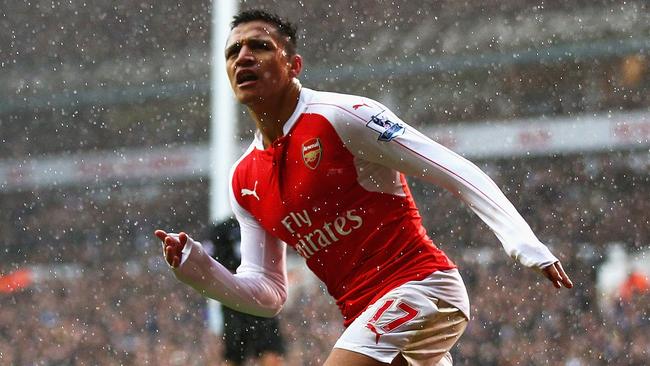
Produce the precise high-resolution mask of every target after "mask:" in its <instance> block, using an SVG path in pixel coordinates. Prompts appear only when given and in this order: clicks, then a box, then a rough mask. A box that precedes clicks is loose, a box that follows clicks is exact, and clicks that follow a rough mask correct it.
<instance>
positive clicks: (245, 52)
mask: <svg viewBox="0 0 650 366" xmlns="http://www.w3.org/2000/svg"><path fill="white" fill-rule="evenodd" d="M251 63H255V55H254V54H253V52H252V50H251V48H250V47H248V46H247V45H243V46H242V48H241V49H239V53H238V54H237V58H236V59H235V66H243V65H248V64H251Z"/></svg>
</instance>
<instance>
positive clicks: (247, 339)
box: [211, 218, 286, 366]
mask: <svg viewBox="0 0 650 366" xmlns="http://www.w3.org/2000/svg"><path fill="white" fill-rule="evenodd" d="M211 238H212V244H213V245H212V246H213V254H212V257H214V259H216V260H218V261H219V263H221V264H223V265H224V267H226V268H227V269H228V270H230V271H231V272H233V273H234V272H235V271H236V270H237V267H239V264H240V263H241V254H240V253H239V242H240V233H239V224H238V223H237V220H235V219H234V218H230V219H227V220H224V221H222V222H219V223H218V224H217V225H215V226H214V229H213V232H212V235H211ZM221 311H222V313H223V321H224V332H223V338H224V353H223V357H224V360H225V361H226V365H232V366H238V365H242V364H243V363H244V362H245V361H247V360H248V361H249V362H250V361H254V360H259V364H260V365H261V366H279V365H282V364H283V356H284V354H285V348H286V345H285V340H284V336H283V335H282V332H281V331H280V322H279V321H278V318H277V317H275V318H262V317H258V316H253V315H249V314H244V313H241V312H239V311H236V310H233V309H230V308H228V307H225V306H223V305H222V306H221Z"/></svg>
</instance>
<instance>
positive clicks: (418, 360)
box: [334, 274, 468, 365]
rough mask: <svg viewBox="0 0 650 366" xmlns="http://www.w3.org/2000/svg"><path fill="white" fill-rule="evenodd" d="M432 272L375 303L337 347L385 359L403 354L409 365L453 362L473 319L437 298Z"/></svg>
mask: <svg viewBox="0 0 650 366" xmlns="http://www.w3.org/2000/svg"><path fill="white" fill-rule="evenodd" d="M434 275H435V274H434ZM432 276H433V275H432ZM432 276H430V277H428V278H425V279H424V280H422V281H411V282H407V283H405V284H403V285H401V286H399V287H396V288H394V289H393V290H391V291H390V292H388V293H387V294H386V295H384V296H383V297H381V298H380V299H379V300H377V301H375V302H374V303H373V304H372V305H370V306H369V307H368V308H367V309H366V310H365V311H364V312H363V313H361V315H360V316H359V317H358V318H357V319H355V321H354V322H352V324H350V326H349V327H348V328H347V329H346V330H345V332H343V334H342V335H341V337H340V338H339V340H338V341H337V342H336V344H335V345H334V348H342V349H346V350H349V351H352V352H357V353H361V354H364V355H366V356H368V357H371V358H373V359H375V360H377V361H380V362H384V363H391V362H392V361H393V359H394V358H395V357H396V356H397V355H398V354H400V353H401V354H402V356H404V358H405V359H406V360H407V361H408V364H409V365H451V355H450V354H449V350H450V349H451V347H452V346H453V345H454V344H455V343H456V341H457V340H458V338H460V336H461V335H462V334H463V332H464V331H465V327H466V326H467V322H468V320H467V317H466V316H465V314H463V312H461V311H460V310H459V309H458V308H457V307H455V306H452V305H450V304H449V303H447V302H446V301H443V300H439V299H438V298H436V297H434V296H433V293H434V292H435V291H433V290H432V288H433V287H432V286H433V285H434V284H436V280H434V279H432V278H431V277H432ZM463 290H464V285H463ZM465 294H466V292H465Z"/></svg>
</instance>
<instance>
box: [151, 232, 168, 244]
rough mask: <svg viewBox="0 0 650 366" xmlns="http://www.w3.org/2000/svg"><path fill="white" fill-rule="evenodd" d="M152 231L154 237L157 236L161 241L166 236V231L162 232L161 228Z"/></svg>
mask: <svg viewBox="0 0 650 366" xmlns="http://www.w3.org/2000/svg"><path fill="white" fill-rule="evenodd" d="M153 233H154V235H156V237H158V239H160V240H162V241H165V238H166V237H167V233H166V232H164V231H163V230H156V231H154V232H153Z"/></svg>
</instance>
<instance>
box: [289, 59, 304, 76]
mask: <svg viewBox="0 0 650 366" xmlns="http://www.w3.org/2000/svg"><path fill="white" fill-rule="evenodd" d="M301 71H302V56H300V55H299V54H295V55H293V56H291V57H290V58H289V76H290V77H292V78H295V77H297V76H298V75H300V72H301Z"/></svg>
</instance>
